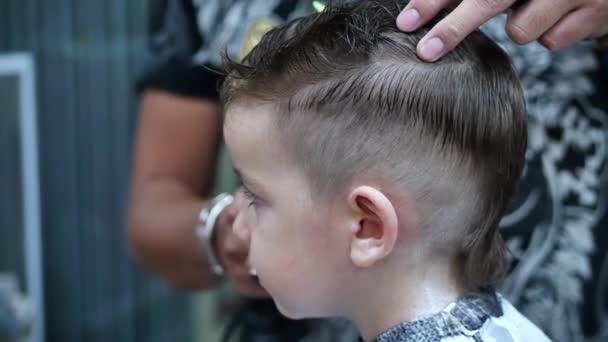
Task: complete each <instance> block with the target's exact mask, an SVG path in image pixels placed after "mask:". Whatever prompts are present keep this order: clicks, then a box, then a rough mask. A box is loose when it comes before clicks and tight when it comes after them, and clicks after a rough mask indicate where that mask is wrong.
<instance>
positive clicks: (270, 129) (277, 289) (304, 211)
mask: <svg viewBox="0 0 608 342" xmlns="http://www.w3.org/2000/svg"><path fill="white" fill-rule="evenodd" d="M224 137H225V141H226V145H227V147H228V150H229V152H230V156H231V158H232V160H233V163H234V165H235V169H236V170H237V172H238V173H239V175H240V176H241V181H242V185H243V187H242V193H243V197H244V198H243V199H242V200H241V201H239V208H238V215H237V217H236V220H235V223H234V227H233V229H234V231H235V232H236V233H237V235H238V236H240V237H241V238H242V239H245V240H247V241H249V244H250V254H249V257H250V262H251V264H252V266H253V267H254V268H255V270H256V271H257V275H258V278H259V280H260V284H261V285H262V286H263V287H264V288H265V289H266V290H267V291H268V292H269V294H270V295H271V296H272V298H273V299H274V300H275V303H276V305H277V307H278V308H279V310H280V311H281V312H282V313H283V314H284V315H285V316H287V317H290V318H305V317H306V318H309V317H323V316H332V315H340V313H341V312H340V302H341V299H342V298H341V297H342V295H341V294H343V292H341V291H338V289H345V287H347V286H348V282H349V280H350V279H351V275H352V273H353V269H354V267H353V265H352V262H351V261H350V259H349V241H348V238H347V236H348V234H349V233H347V232H345V231H344V229H342V228H341V227H343V226H344V225H343V224H340V222H339V221H340V215H337V214H336V212H337V211H336V208H335V206H333V205H328V204H327V203H325V201H319V200H318V199H317V200H315V199H314V198H313V197H314V196H313V195H312V194H311V188H310V186H309V184H308V181H307V180H306V178H305V177H304V175H302V174H301V172H299V170H297V169H296V168H295V166H294V165H292V164H293V163H292V162H291V161H290V160H289V158H287V154H286V151H284V149H282V148H281V144H280V143H279V142H278V139H277V134H276V127H275V126H274V125H273V114H271V111H270V110H269V109H267V108H265V107H263V106H254V107H249V106H233V107H231V108H230V109H229V110H228V112H227V114H226V121H225V124H224Z"/></svg>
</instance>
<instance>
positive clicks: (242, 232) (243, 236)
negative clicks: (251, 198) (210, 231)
mask: <svg viewBox="0 0 608 342" xmlns="http://www.w3.org/2000/svg"><path fill="white" fill-rule="evenodd" d="M244 202H245V201H244V200H243V194H242V193H241V192H240V191H239V192H238V193H237V194H236V196H235V198H234V205H235V207H236V208H237V210H238V212H237V214H236V218H235V219H234V223H233V224H232V231H233V232H234V234H235V235H236V236H237V237H238V238H239V239H240V240H243V241H245V242H247V243H249V239H250V237H251V234H250V231H249V228H248V227H247V224H246V223H245V209H246V208H244V204H245V203H244Z"/></svg>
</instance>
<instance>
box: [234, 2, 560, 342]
mask: <svg viewBox="0 0 608 342" xmlns="http://www.w3.org/2000/svg"><path fill="white" fill-rule="evenodd" d="M403 5H405V4H404V3H400V4H399V3H398V1H394V0H386V1H381V0H375V1H372V0H364V1H355V2H351V3H350V4H348V5H345V6H342V7H335V8H330V9H328V10H326V11H325V12H323V13H321V14H315V15H311V16H309V17H306V18H302V19H298V20H295V21H293V22H291V23H289V24H287V25H286V26H284V27H282V28H278V29H275V30H273V31H271V32H269V33H268V34H266V35H265V36H264V37H263V39H262V41H261V42H260V43H259V44H258V46H257V47H256V48H255V49H254V50H253V51H252V52H251V53H250V54H249V55H248V56H247V57H246V59H245V60H244V62H243V63H242V64H238V63H235V62H232V61H227V62H226V66H227V70H228V72H229V74H228V78H227V81H226V83H225V84H224V86H223V89H222V93H223V99H224V103H225V104H226V121H225V127H224V135H225V139H226V143H227V146H228V149H229V151H230V154H231V156H232V159H233V162H234V164H235V167H236V169H237V172H239V174H240V176H241V179H242V182H243V189H244V190H243V192H244V194H245V197H246V199H242V200H241V203H240V204H239V205H240V207H239V214H238V216H237V218H236V221H235V223H234V229H235V231H236V232H237V234H239V235H240V236H241V237H242V238H243V239H246V240H247V241H249V242H250V260H251V263H252V265H253V267H254V268H255V269H256V271H257V275H258V276H259V280H260V282H261V284H262V286H264V288H266V289H267V290H268V292H269V293H270V294H271V296H272V297H273V298H274V300H275V303H276V305H277V306H278V308H279V310H280V311H281V312H282V313H283V314H285V315H286V316H288V317H291V318H309V317H328V316H344V317H348V318H350V319H352V320H353V321H354V322H355V323H356V324H357V326H358V328H359V329H360V332H361V335H362V336H363V339H364V340H365V341H371V340H377V341H469V340H470V341H535V342H542V341H547V340H548V338H547V337H546V336H545V335H544V334H543V333H542V332H541V331H540V330H539V329H538V328H536V327H535V326H534V325H533V324H532V323H531V322H530V321H528V320H527V319H526V318H524V317H523V316H522V315H521V314H520V313H519V312H518V311H517V310H516V309H515V308H513V306H511V305H510V304H509V303H508V302H507V301H506V300H505V299H504V298H502V297H500V296H498V295H497V294H496V293H495V292H494V290H493V289H492V287H493V286H494V285H495V284H496V282H497V281H498V280H500V278H501V277H502V275H503V273H504V269H505V261H504V254H505V246H504V243H503V240H502V238H501V236H500V234H499V232H498V222H499V220H500V218H501V216H502V214H503V212H504V210H505V207H506V205H507V203H508V202H509V199H510V197H511V195H512V193H513V191H514V189H515V187H516V184H517V181H518V179H519V177H520V174H521V171H522V167H523V164H524V151H525V146H526V134H527V132H526V111H525V105H524V99H523V96H522V92H521V88H520V85H519V83H518V79H517V77H516V74H515V72H514V70H513V69H512V67H511V65H510V62H509V58H508V57H507V55H506V54H505V53H504V52H503V51H502V50H501V49H500V48H499V47H498V46H497V45H496V44H494V43H493V42H492V41H490V40H489V39H488V38H487V37H485V36H484V35H483V34H482V33H480V32H475V33H473V34H471V35H470V36H469V37H468V38H467V39H466V40H465V41H464V42H463V43H462V44H460V46H459V47H457V48H456V49H455V50H454V51H453V52H451V53H450V54H448V55H446V56H445V57H443V58H442V59H441V60H440V61H438V62H436V63H433V64H427V63H424V62H422V61H421V60H419V59H418V58H417V57H416V54H415V47H416V42H417V41H418V40H419V39H420V38H421V37H422V36H423V35H424V33H425V32H426V29H421V30H419V31H418V32H416V33H413V34H406V33H402V32H399V31H398V30H397V28H396V26H395V18H396V16H397V14H398V13H399V7H400V6H403ZM430 25H432V23H431V24H430Z"/></svg>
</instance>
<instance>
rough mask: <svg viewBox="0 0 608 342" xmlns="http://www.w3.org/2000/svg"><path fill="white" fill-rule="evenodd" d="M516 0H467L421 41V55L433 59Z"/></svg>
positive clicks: (439, 56)
mask: <svg viewBox="0 0 608 342" xmlns="http://www.w3.org/2000/svg"><path fill="white" fill-rule="evenodd" d="M514 2H515V0H464V1H462V2H461V3H460V4H459V5H458V6H457V7H456V8H455V9H454V10H453V11H452V12H451V13H450V14H449V15H447V16H446V17H445V18H443V19H442V20H441V21H440V22H439V23H437V25H435V26H434V27H433V28H432V29H431V30H430V31H429V33H427V34H426V35H425V36H424V37H423V38H422V39H421V40H420V42H419V43H418V46H417V52H418V56H420V58H422V59H424V60H426V61H429V62H433V61H436V60H438V59H439V58H441V56H443V55H444V54H446V53H447V52H448V51H450V50H452V49H453V48H454V47H455V46H456V45H458V44H459V43H460V42H461V41H462V40H463V39H464V38H465V37H466V36H468V35H469V34H470V33H471V32H473V31H474V30H476V29H477V28H478V27H479V26H481V25H482V24H483V23H485V22H486V21H488V20H489V19H491V18H493V17H494V16H496V15H497V14H500V13H502V12H503V11H504V10H506V9H507V8H509V6H511V5H512V4H513V3H514Z"/></svg>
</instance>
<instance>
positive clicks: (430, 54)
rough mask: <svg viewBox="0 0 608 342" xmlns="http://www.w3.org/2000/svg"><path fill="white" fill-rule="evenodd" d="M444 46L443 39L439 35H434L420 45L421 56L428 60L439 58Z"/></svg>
mask: <svg viewBox="0 0 608 342" xmlns="http://www.w3.org/2000/svg"><path fill="white" fill-rule="evenodd" d="M443 48H444V44H443V41H441V39H439V38H437V37H433V38H431V39H429V40H427V41H426V42H424V43H423V44H422V46H421V47H420V57H422V58H423V59H425V60H427V61H430V62H433V61H435V60H436V59H438V58H439V56H440V54H441V52H442V51H443Z"/></svg>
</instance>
